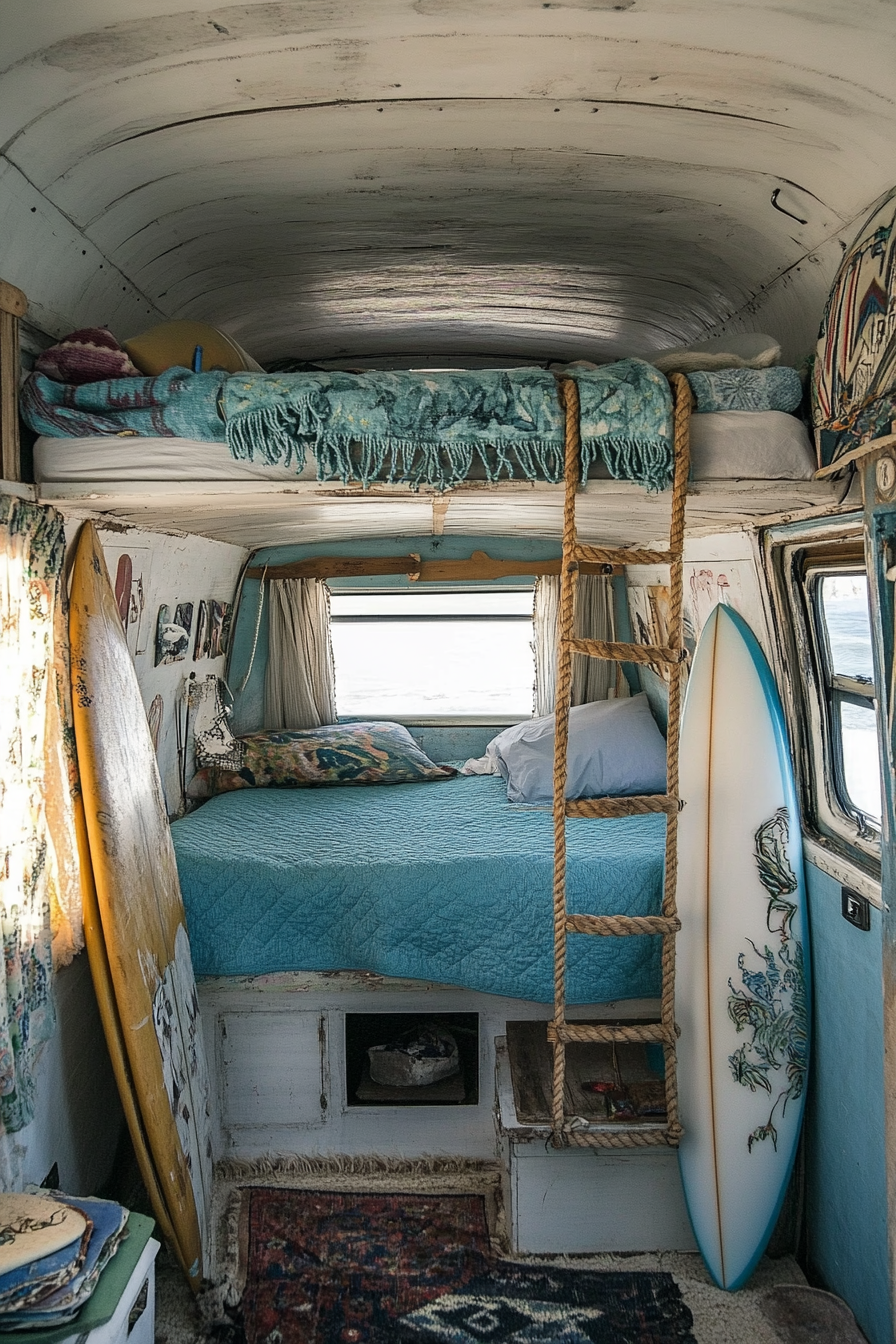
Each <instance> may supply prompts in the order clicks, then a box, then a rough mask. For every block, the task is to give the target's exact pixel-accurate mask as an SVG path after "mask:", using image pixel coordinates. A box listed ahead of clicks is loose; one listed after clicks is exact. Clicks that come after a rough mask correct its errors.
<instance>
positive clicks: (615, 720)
mask: <svg viewBox="0 0 896 1344" xmlns="http://www.w3.org/2000/svg"><path fill="white" fill-rule="evenodd" d="M489 751H490V752H493V753H494V756H495V758H496V760H497V764H498V770H499V771H500V773H501V774H502V775H503V776H504V778H505V779H506V780H507V801H508V802H510V803H549V802H550V801H551V799H552V798H553V794H554V716H553V714H546V715H545V716H544V717H543V718H538V719H528V720H526V722H525V723H517V724H515V725H514V726H513V727H512V728H507V729H505V731H504V732H503V733H499V734H498V736H497V737H496V738H494V740H493V741H492V742H491V743H490V744H489ZM665 791H666V743H665V740H664V739H663V735H662V733H661V732H660V730H659V728H658V727H657V726H656V722H655V721H654V718H653V715H652V714H651V712H650V706H649V704H648V703H647V696H646V695H644V694H643V693H641V694H640V695H633V696H632V697H631V699H628V700H595V701H593V702H592V703H590V704H587V705H575V706H573V708H572V709H571V710H570V711H569V753H568V756H567V779H566V796H567V798H604V797H630V796H632V795H633V794H641V793H665Z"/></svg>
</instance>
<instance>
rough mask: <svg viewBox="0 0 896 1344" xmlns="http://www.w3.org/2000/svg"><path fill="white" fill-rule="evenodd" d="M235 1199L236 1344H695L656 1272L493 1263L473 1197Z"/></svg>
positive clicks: (256, 1194) (687, 1321)
mask: <svg viewBox="0 0 896 1344" xmlns="http://www.w3.org/2000/svg"><path fill="white" fill-rule="evenodd" d="M248 1198H249V1216H248V1234H249V1245H248V1264H247V1277H246V1287H245V1291H244V1293H243V1300H242V1319H243V1325H244V1329H245V1332H246V1339H247V1341H248V1344H266V1341H268V1340H271V1339H275V1340H276V1341H277V1344H393V1341H394V1342H395V1344H398V1341H399V1340H404V1341H408V1344H411V1341H414V1342H419V1344H535V1342H536V1341H547V1340H551V1341H554V1340H556V1341H558V1344H559V1341H561V1340H562V1341H563V1344H623V1342H624V1344H696V1342H695V1340H694V1336H693V1335H692V1334H691V1325H692V1323H693V1322H692V1317H691V1313H690V1311H689V1310H688V1308H687V1307H686V1306H685V1305H684V1302H683V1301H682V1298H681V1293H680V1291H679V1289H678V1286H677V1284H676V1283H675V1280H674V1279H673V1278H672V1276H671V1275H670V1274H662V1273H645V1272H638V1273H630V1272H625V1271H615V1272H610V1273H602V1272H599V1271H594V1270H580V1269H572V1268H568V1267H565V1266H555V1267H543V1266H529V1265H521V1264H513V1263H508V1262H505V1261H497V1262H496V1261H495V1260H494V1259H493V1257H492V1255H491V1249H490V1243H489V1232H488V1224H487V1217H486V1207H485V1200H484V1199H483V1197H482V1195H408V1194H401V1195H393V1194H360V1195H357V1194H343V1193H334V1192H332V1191H308V1192H304V1193H302V1194H301V1195H297V1193H296V1192H295V1191H292V1190H282V1189H275V1190H270V1189H257V1190H252V1191H251V1192H249V1196H248Z"/></svg>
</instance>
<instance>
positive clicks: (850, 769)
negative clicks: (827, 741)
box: [840, 704, 881, 826]
mask: <svg viewBox="0 0 896 1344" xmlns="http://www.w3.org/2000/svg"><path fill="white" fill-rule="evenodd" d="M840 731H841V736H842V742H843V775H844V783H845V785H846V793H847V796H848V797H849V801H850V802H851V803H853V804H854V806H855V807H857V808H858V809H859V811H860V812H864V813H865V815H866V816H867V817H870V818H871V820H872V821H876V822H877V824H878V826H880V817H881V789H880V762H879V759H878V755H877V719H876V716H875V713H874V710H873V709H866V708H865V707H864V706H861V707H860V706H859V705H849V704H841V706H840Z"/></svg>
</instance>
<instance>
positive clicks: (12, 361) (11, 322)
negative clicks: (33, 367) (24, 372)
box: [0, 280, 28, 481]
mask: <svg viewBox="0 0 896 1344" xmlns="http://www.w3.org/2000/svg"><path fill="white" fill-rule="evenodd" d="M27 311H28V300H27V299H26V298H25V295H24V294H23V293H22V291H21V290H20V289H16V287H15V285H11V284H9V282H8V281H6V280H0V478H2V479H3V480H4V481H20V480H21V479H22V457H21V449H20V446H19V363H20V361H19V318H20V317H24V316H25V314H26V312H27Z"/></svg>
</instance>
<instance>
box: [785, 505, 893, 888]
mask: <svg viewBox="0 0 896 1344" xmlns="http://www.w3.org/2000/svg"><path fill="white" fill-rule="evenodd" d="M763 549H764V552H765V558H766V564H767V571H768V574H769V578H770V590H771V598H772V604H773V607H774V609H775V613H776V617H777V621H776V626H777V633H778V642H779V647H780V650H781V654H782V662H783V670H784V680H783V686H782V690H783V694H784V701H785V706H786V709H787V712H788V719H789V727H790V735H791V743H792V746H793V751H794V760H795V764H796V773H797V787H798V791H799V795H800V810H801V813H802V819H803V825H804V827H805V828H806V830H807V831H808V832H809V833H810V835H812V836H813V837H814V838H815V839H816V841H817V842H819V843H820V845H821V847H822V849H827V850H828V851H829V852H831V853H832V855H839V856H840V857H841V858H845V859H849V860H850V861H851V862H852V863H854V864H856V865H857V866H858V867H859V868H861V869H864V870H865V871H866V872H867V874H868V876H870V877H872V878H878V877H879V875H880V826H881V777H880V764H879V754H878V736H877V702H876V692H875V686H874V669H873V664H872V652H871V612H870V608H869V588H868V580H867V575H866V572H865V555H864V547H863V541H862V525H861V518H859V517H857V516H847V517H844V518H839V519H837V520H830V521H825V522H823V523H822V522H816V523H814V524H813V523H808V524H805V523H804V524H790V525H784V526H781V527H779V528H773V529H769V531H768V532H766V533H765V534H764V538H763Z"/></svg>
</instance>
